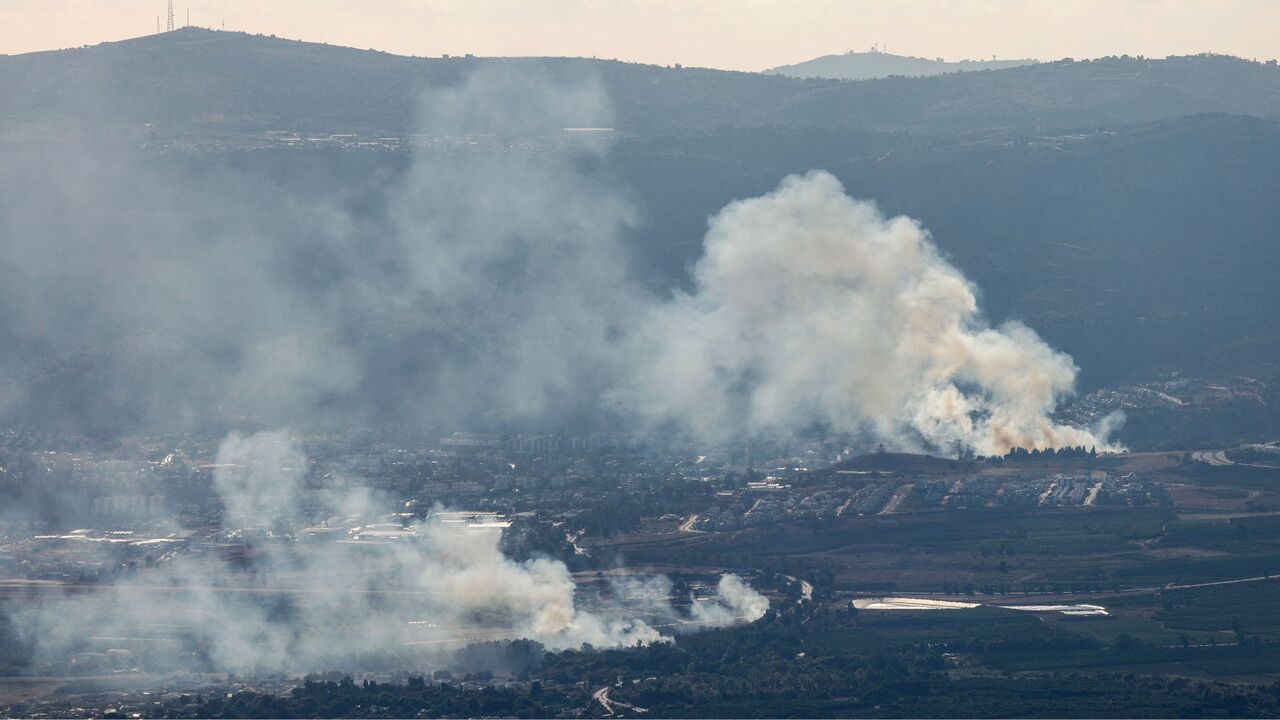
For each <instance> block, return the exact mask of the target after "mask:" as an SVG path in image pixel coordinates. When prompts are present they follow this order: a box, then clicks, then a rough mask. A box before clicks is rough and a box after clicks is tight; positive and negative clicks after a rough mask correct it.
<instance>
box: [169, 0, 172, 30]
mask: <svg viewBox="0 0 1280 720" xmlns="http://www.w3.org/2000/svg"><path fill="white" fill-rule="evenodd" d="M168 30H169V32H173V0H169V26H168Z"/></svg>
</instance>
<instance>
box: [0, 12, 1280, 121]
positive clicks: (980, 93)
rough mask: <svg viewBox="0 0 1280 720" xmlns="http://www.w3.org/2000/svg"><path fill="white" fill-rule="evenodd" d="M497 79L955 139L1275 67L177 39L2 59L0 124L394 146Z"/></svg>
mask: <svg viewBox="0 0 1280 720" xmlns="http://www.w3.org/2000/svg"><path fill="white" fill-rule="evenodd" d="M494 66H499V67H505V68H521V69H525V70H534V71H536V72H540V73H545V74H546V75H548V76H550V77H556V78H582V79H584V80H590V81H598V82H600V83H601V84H602V85H603V86H604V87H605V88H606V90H607V92H608V95H609V99H610V102H611V104H612V107H613V114H614V124H615V125H616V127H617V129H619V130H622V131H624V132H629V133H642V134H669V133H687V132H700V131H707V130H714V129H718V128H729V127H738V128H747V127H765V126H775V127H791V128H811V127H849V128H861V129H868V130H879V131H891V132H892V131H901V130H917V131H922V132H930V133H947V134H950V133H963V132H986V131H990V130H993V129H998V130H1007V129H1012V128H1024V129H1029V130H1034V129H1036V128H1041V129H1045V130H1053V129H1063V130H1065V129H1072V128H1080V127H1088V126H1098V125H1114V124H1120V123H1127V122H1146V121H1151V120H1159V119H1164V118H1171V117H1178V116H1182V115H1188V114H1193V113H1202V112H1225V113H1235V114H1248V115H1257V116H1268V115H1275V114H1277V113H1280V69H1277V68H1276V67H1275V66H1274V65H1267V64H1261V63H1254V62H1249V61H1245V60H1241V59H1237V58H1230V57H1221V56H1195V57H1183V58H1171V59H1165V60H1154V59H1139V58H1127V57H1126V58H1108V59H1103V60H1097V61H1082V62H1072V61H1060V62H1052V63H1043V64H1039V65H1031V66H1023V67H1017V68H1010V69H1006V70H1000V71H993V72H980V73H953V74H949V75H945V76H935V77H928V78H903V77H894V78H886V79H882V80H873V81H867V82H861V83H845V82H839V81H834V80H800V79H794V78H787V77H781V76H776V75H762V74H754V73H741V72H726V71H719V70H706V69H695V68H664V67H658V66H652V65H639V64H632V63H624V62H617V61H609V60H594V59H582V58H447V59H446V58H411V57H401V56H395V55H390V54H387V53H382V52H376V51H371V50H369V51H366V50H355V49H351V48H341V47H333V46H328V45H321V44H316V43H305V42H298V41H292V40H283V39H278V38H272V37H262V36H254V35H247V34H244V33H234V32H218V31H211V30H203V29H198V28H184V29H182V30H178V31H175V32H172V33H164V34H159V35H151V36H145V37H141V38H137V39H134V40H129V41H124V42H117V43H104V44H101V45H97V46H93V47H87V48H79V49H72V50H61V51H52V52H43V53H32V54H27V55H17V56H11V57H0V95H3V96H4V97H5V99H6V102H5V103H4V105H3V107H0V122H3V123H4V125H5V126H8V127H9V128H14V127H15V126H17V127H21V126H24V125H25V124H26V123H30V122H35V123H38V124H43V123H50V122H61V121H89V122H92V123H95V124H112V125H114V124H123V125H126V126H135V127H136V126H138V125H140V124H141V123H151V124H152V125H153V127H156V128H160V129H164V130H168V131H174V132H199V133H204V134H219V133H221V134H236V133H246V132H261V131H264V130H271V129H285V130H298V131H307V132H310V131H317V132H318V131H329V132H350V131H369V132H383V133H403V132H407V131H410V130H414V129H415V128H413V127H412V118H413V116H414V112H415V110H416V109H417V102H418V98H419V96H420V94H421V93H422V92H423V91H424V90H425V89H427V88H430V87H439V86H442V85H450V84H455V83H457V82H458V81H459V80H460V78H462V77H464V76H465V75H466V74H467V73H468V72H470V71H472V70H474V69H476V68H480V67H494Z"/></svg>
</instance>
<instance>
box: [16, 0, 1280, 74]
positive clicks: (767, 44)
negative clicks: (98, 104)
mask: <svg viewBox="0 0 1280 720" xmlns="http://www.w3.org/2000/svg"><path fill="white" fill-rule="evenodd" d="M175 6H176V12H175V15H176V16H177V24H178V25H179V26H181V25H182V24H183V21H184V18H185V14H186V12H187V9H188V8H189V9H190V12H191V22H192V24H195V25H202V26H205V27H213V28H217V27H220V26H221V24H222V23H223V21H224V20H225V22H226V28H227V29H228V30H245V31H248V32H256V33H264V34H267V33H271V34H276V35H280V36H284V37H289V38H299V39H304V40H313V41H317V42H328V43H333V44H341V45H351V46H355V47H361V48H377V49H380V50H387V51H389V52H394V53H400V54H408V55H439V54H441V53H451V54H461V53H468V52H470V53H475V54H477V55H582V56H591V55H595V56H599V57H608V58H614V57H616V58H618V59H624V60H636V61H641V62H649V63H659V64H669V63H677V62H679V63H684V64H686V65H701V66H709V67H719V68H732V69H740V70H760V69H764V68H767V67H772V66H774V65H779V64H783V63H789V62H795V61H798V60H803V59H807V58H810V57H814V56H816V55H823V54H828V53H836V52H844V51H847V50H850V49H857V50H864V49H867V48H869V47H870V46H871V45H872V44H876V43H878V44H881V45H883V46H886V47H887V49H888V51H889V52H893V53H897V54H904V55H920V56H926V57H937V56H941V57H945V58H947V59H962V58H970V59H977V58H989V57H990V56H992V55H996V56H999V57H1002V58H1011V57H1034V58H1040V59H1056V58H1061V57H1067V56H1071V57H1077V58H1081V57H1096V56H1099V55H1112V54H1123V53H1129V54H1134V55H1149V56H1159V57H1163V56H1164V55H1168V54H1187V53H1196V52H1206V51H1212V52H1219V53H1228V54H1233V55H1241V56H1243V57H1247V58H1273V57H1276V56H1277V55H1278V54H1280V40H1277V38H1280V0H363V1H361V0H175ZM164 12H165V0H0V53H9V54H13V53H21V52H30V51H33V50H46V49H52V48H60V47H70V46H75V45H82V44H93V43H97V42H101V41H103V40H119V39H123V38H128V37H133V36H136V35H143V34H147V33H150V32H153V31H154V30H155V23H156V17H157V16H158V15H159V16H163V14H164ZM161 22H162V23H163V22H164V18H163V17H161Z"/></svg>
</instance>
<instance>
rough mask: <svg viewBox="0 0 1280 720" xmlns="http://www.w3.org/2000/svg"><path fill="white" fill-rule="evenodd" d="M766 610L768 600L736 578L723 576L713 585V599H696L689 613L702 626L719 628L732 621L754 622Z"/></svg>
mask: <svg viewBox="0 0 1280 720" xmlns="http://www.w3.org/2000/svg"><path fill="white" fill-rule="evenodd" d="M768 610H769V600H768V598H766V597H765V596H763V595H761V594H760V593H758V592H756V591H755V590H753V589H752V588H751V586H750V585H748V584H747V583H746V582H744V581H743V579H742V578H740V577H738V576H737V575H723V576H721V577H720V582H719V584H718V585H717V586H716V596H715V597H714V598H712V599H709V600H708V599H703V598H699V599H697V600H695V601H694V603H693V609H692V612H691V614H692V615H693V618H694V620H696V621H698V622H700V623H702V624H705V625H711V626H717V627H718V626H723V625H732V624H733V623H735V622H755V621H756V620H759V619H760V618H762V617H764V614H765V613H766V612H768Z"/></svg>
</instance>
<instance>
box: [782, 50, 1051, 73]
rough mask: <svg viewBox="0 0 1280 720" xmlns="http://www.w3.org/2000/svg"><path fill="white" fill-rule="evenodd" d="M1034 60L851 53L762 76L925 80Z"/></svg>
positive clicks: (785, 68) (1015, 65) (1032, 62)
mask: <svg viewBox="0 0 1280 720" xmlns="http://www.w3.org/2000/svg"><path fill="white" fill-rule="evenodd" d="M1036 62H1038V61H1036V60H1026V59H1024V60H960V61H958V62H948V61H946V60H943V59H942V58H937V59H935V60H930V59H928V58H921V57H909V56H906V55H892V54H890V53H886V52H875V51H873V52H861V53H860V52H853V51H849V52H847V53H845V54H843V55H823V56H822V57H817V58H814V59H812V60H805V61H804V62H798V63H795V64H792V65H779V66H778V67H775V68H770V69H768V70H765V71H764V73H765V74H766V75H785V76H787V77H793V78H827V79H831V80H874V79H877V78H886V77H890V76H892V75H904V76H908V77H925V76H929V75H943V74H945V73H954V72H977V71H980V70H1004V69H1006V68H1012V67H1019V66H1021V65H1033V64H1035V63H1036Z"/></svg>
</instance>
